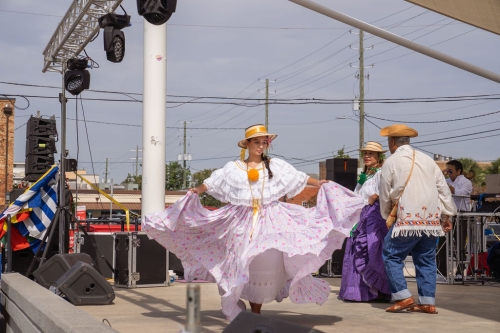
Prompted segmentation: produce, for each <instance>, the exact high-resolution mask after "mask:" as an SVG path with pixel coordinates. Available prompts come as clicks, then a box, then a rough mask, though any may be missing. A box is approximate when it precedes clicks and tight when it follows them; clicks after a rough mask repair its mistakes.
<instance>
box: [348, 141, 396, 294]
mask: <svg viewBox="0 0 500 333" xmlns="http://www.w3.org/2000/svg"><path fill="white" fill-rule="evenodd" d="M360 151H362V152H363V161H364V164H365V169H364V172H363V173H361V175H360V176H359V178H358V184H357V185H356V189H355V190H354V192H355V193H357V194H359V195H361V196H362V197H363V198H364V200H365V207H364V208H363V211H362V212H361V219H360V221H359V223H358V224H357V225H356V227H355V228H353V231H352V233H351V237H350V238H349V239H348V240H347V244H346V248H345V254H344V263H343V265H342V281H341V285H340V292H339V296H338V298H339V299H342V300H345V301H370V300H374V299H377V300H390V294H391V292H390V290H389V282H388V280H387V274H386V273H385V268H384V261H383V259H382V249H383V246H384V237H385V235H386V234H387V226H386V224H385V219H384V218H382V216H381V215H380V203H379V201H378V193H379V190H378V188H379V184H380V168H381V167H382V163H383V154H384V153H385V152H386V151H387V150H382V145H381V144H380V143H378V142H372V141H370V142H368V143H367V144H366V146H365V147H364V148H362V149H360Z"/></svg>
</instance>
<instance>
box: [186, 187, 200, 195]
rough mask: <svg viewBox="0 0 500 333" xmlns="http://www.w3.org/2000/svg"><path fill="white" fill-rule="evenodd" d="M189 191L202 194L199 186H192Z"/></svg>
mask: <svg viewBox="0 0 500 333" xmlns="http://www.w3.org/2000/svg"><path fill="white" fill-rule="evenodd" d="M189 192H193V193H194V194H200V191H199V190H198V188H197V187H193V188H190V189H189Z"/></svg>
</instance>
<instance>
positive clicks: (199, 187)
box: [189, 184, 207, 195]
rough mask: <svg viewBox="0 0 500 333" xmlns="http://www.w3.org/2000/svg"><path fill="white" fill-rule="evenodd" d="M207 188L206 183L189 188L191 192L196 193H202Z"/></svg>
mask: <svg viewBox="0 0 500 333" xmlns="http://www.w3.org/2000/svg"><path fill="white" fill-rule="evenodd" d="M206 190H207V186H206V185H205V184H201V185H200V186H198V187H193V188H190V189H189V192H192V193H194V194H197V195H200V194H202V193H203V192H205V191H206Z"/></svg>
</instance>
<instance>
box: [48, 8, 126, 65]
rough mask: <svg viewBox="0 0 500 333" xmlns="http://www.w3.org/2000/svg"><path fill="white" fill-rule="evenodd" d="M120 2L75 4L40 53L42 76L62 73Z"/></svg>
mask: <svg viewBox="0 0 500 333" xmlns="http://www.w3.org/2000/svg"><path fill="white" fill-rule="evenodd" d="M122 1H123V0H114V1H113V0H108V1H103V0H74V1H73V3H72V4H71V6H70V7H69V9H68V11H67V12H66V14H65V15H64V17H63V19H62V20H61V23H59V25H58V26H57V29H56V31H55V32H54V34H53V35H52V37H51V38H50V41H49V43H48V44H47V46H46V47H45V50H44V51H43V62H44V64H43V69H42V72H43V73H45V72H46V71H49V72H59V73H62V72H63V63H64V62H65V61H66V60H68V59H72V58H76V57H77V56H78V55H79V54H80V52H82V50H83V49H84V48H85V47H86V46H87V44H88V43H89V42H90V41H91V40H92V38H94V36H95V35H96V34H97V32H98V31H99V29H100V27H99V22H98V19H99V17H101V16H103V15H105V14H108V13H112V12H114V11H115V10H116V8H118V6H120V4H121V3H122Z"/></svg>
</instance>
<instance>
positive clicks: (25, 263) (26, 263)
mask: <svg viewBox="0 0 500 333" xmlns="http://www.w3.org/2000/svg"><path fill="white" fill-rule="evenodd" d="M58 238H59V230H58V229H56V230H55V232H54V237H53V240H52V244H51V245H50V248H49V249H48V251H47V257H46V259H50V258H52V256H54V255H56V254H58V253H59V244H58V243H57V240H58ZM3 251H4V249H2V253H3ZM34 257H35V253H34V252H33V250H32V249H31V248H27V249H23V250H19V251H12V271H13V272H17V273H19V274H21V275H26V273H28V268H29V267H30V265H31V261H32V260H33V258H34ZM2 258H3V259H2V260H3V261H5V260H6V256H5V255H3V256H2ZM36 265H37V264H36V263H35V267H37V266H36ZM28 277H29V278H30V279H33V276H32V275H30V276H28Z"/></svg>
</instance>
